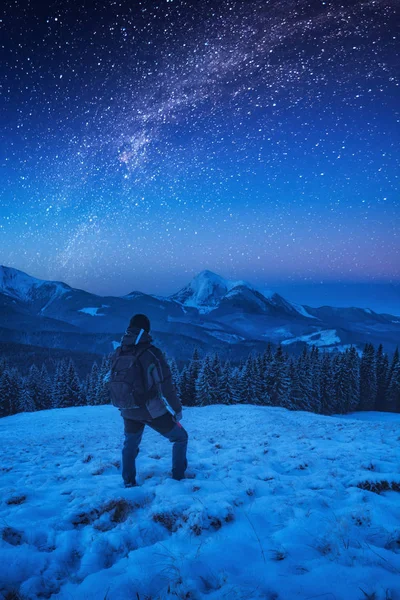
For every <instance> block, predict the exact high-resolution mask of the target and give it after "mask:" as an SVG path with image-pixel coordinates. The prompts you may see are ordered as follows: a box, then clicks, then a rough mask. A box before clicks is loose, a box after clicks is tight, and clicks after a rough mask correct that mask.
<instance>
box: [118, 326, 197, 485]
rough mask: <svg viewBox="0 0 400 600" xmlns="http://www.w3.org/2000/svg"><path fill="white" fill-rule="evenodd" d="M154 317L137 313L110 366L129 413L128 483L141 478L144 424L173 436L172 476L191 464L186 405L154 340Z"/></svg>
mask: <svg viewBox="0 0 400 600" xmlns="http://www.w3.org/2000/svg"><path fill="white" fill-rule="evenodd" d="M149 332H150V321H149V319H148V317H147V316H146V315H142V314H137V315H135V316H134V317H132V319H131V320H130V323H129V326H128V329H127V330H126V332H125V334H124V336H123V337H122V340H121V345H120V346H119V347H118V348H117V349H116V351H115V353H114V356H113V360H112V366H111V371H110V379H109V385H110V395H111V400H112V402H113V404H114V406H117V408H119V410H120V412H121V415H122V417H123V419H124V431H125V441H124V446H123V450H122V478H123V480H124V484H125V487H133V486H135V485H137V483H136V465H135V459H136V457H137V455H138V453H139V445H140V442H141V439H142V435H143V431H144V428H145V425H149V426H150V427H151V428H152V429H155V430H156V431H158V432H159V433H161V435H163V436H164V437H166V438H167V439H168V440H169V441H170V442H172V444H173V446H172V477H173V479H176V480H178V481H180V480H181V479H183V478H184V476H185V475H184V473H185V470H186V468H187V459H186V449H187V443H188V434H187V432H186V430H185V429H184V428H183V427H182V425H181V423H180V422H179V421H180V420H181V419H182V405H181V403H180V400H179V398H178V396H177V394H176V389H175V386H174V383H173V381H172V374H171V370H170V368H169V365H168V363H167V361H166V359H165V357H164V355H163V353H162V352H161V350H160V349H159V348H156V347H155V346H153V345H152V343H151V342H152V337H151V336H150V335H149Z"/></svg>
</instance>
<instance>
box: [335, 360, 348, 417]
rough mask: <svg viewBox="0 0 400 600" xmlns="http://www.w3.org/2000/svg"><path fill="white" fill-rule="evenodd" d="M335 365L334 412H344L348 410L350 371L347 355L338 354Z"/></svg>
mask: <svg viewBox="0 0 400 600" xmlns="http://www.w3.org/2000/svg"><path fill="white" fill-rule="evenodd" d="M334 365H335V370H334V387H335V405H334V411H333V412H334V413H339V414H344V413H346V412H348V405H347V401H348V372H347V362H346V360H345V357H344V356H343V355H342V354H338V356H336V357H335V361H334Z"/></svg>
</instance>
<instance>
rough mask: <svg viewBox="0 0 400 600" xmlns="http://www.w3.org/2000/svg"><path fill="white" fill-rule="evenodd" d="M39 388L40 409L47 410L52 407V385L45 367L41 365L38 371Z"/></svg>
mask: <svg viewBox="0 0 400 600" xmlns="http://www.w3.org/2000/svg"><path fill="white" fill-rule="evenodd" d="M40 386H41V400H40V402H41V408H42V410H47V409H49V408H51V407H52V384H51V379H50V377H49V373H48V371H47V368H46V365H45V364H44V363H43V365H42V368H41V370H40Z"/></svg>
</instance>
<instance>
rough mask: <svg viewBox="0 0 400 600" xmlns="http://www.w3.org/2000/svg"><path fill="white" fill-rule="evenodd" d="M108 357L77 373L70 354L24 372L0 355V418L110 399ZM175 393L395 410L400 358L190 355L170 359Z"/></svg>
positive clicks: (315, 353)
mask: <svg viewBox="0 0 400 600" xmlns="http://www.w3.org/2000/svg"><path fill="white" fill-rule="evenodd" d="M110 360H111V355H109V356H105V357H103V359H102V362H101V364H98V363H97V362H94V363H93V365H92V368H91V370H90V373H89V374H88V375H87V376H86V377H85V378H84V379H81V378H80V377H79V375H78V372H77V369H76V367H75V365H74V362H73V361H72V359H69V360H67V359H65V358H63V359H61V360H57V361H55V365H54V373H53V374H52V375H50V374H49V372H48V369H47V367H46V365H42V367H41V368H39V367H38V366H37V365H35V364H34V365H32V366H31V367H30V369H29V371H28V374H27V375H22V374H21V373H20V371H19V369H18V368H16V367H14V366H13V365H12V364H10V362H9V360H7V358H6V357H4V356H3V357H0V417H5V416H8V415H12V414H16V413H20V412H32V411H38V410H46V409H50V408H67V407H71V406H84V405H100V404H108V403H109V397H108V393H107V389H106V387H105V385H104V377H105V375H106V374H107V373H108V371H109V368H110ZM168 363H169V366H170V369H171V374H172V378H173V381H174V383H175V387H176V389H177V393H178V395H179V397H180V399H181V402H182V404H183V405H184V406H206V405H210V404H256V405H260V406H281V407H284V408H287V409H289V410H304V411H310V412H314V413H318V414H324V415H330V414H344V413H348V412H353V411H358V410H362V411H390V412H400V360H399V351H398V349H396V351H395V352H394V354H393V356H392V357H391V358H389V356H388V355H387V354H386V353H385V352H384V349H383V346H382V345H380V346H379V347H378V348H377V349H375V347H374V346H373V345H372V344H366V345H365V347H364V350H363V352H362V354H361V356H360V355H359V353H358V351H357V350H356V348H355V347H353V346H352V347H350V348H348V349H346V351H345V352H343V353H336V354H332V353H328V352H320V351H319V350H318V348H317V347H314V346H313V347H312V348H311V350H309V349H307V348H306V349H304V351H303V353H302V354H301V355H300V356H299V357H293V356H289V355H288V354H286V353H285V352H284V351H283V349H282V347H281V346H278V347H277V348H276V349H273V348H272V347H270V346H269V347H268V348H267V349H266V350H265V351H264V352H263V353H262V354H254V353H252V354H250V355H249V356H248V358H247V359H246V360H243V361H241V362H240V363H238V364H231V363H230V362H229V361H225V362H224V363H222V361H221V359H220V356H219V355H218V353H213V354H206V355H204V356H202V357H201V356H200V353H199V351H198V349H195V350H194V352H193V356H192V359H191V360H190V361H189V362H188V363H187V364H185V365H184V366H183V368H182V370H179V369H178V366H177V363H176V361H175V360H174V359H171V360H168Z"/></svg>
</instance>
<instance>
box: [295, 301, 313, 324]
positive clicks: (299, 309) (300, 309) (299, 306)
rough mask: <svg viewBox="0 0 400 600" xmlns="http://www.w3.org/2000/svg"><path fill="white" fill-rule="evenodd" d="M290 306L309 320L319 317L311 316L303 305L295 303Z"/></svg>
mask: <svg viewBox="0 0 400 600" xmlns="http://www.w3.org/2000/svg"><path fill="white" fill-rule="evenodd" d="M290 304H291V305H292V306H294V308H295V309H296V310H297V312H298V313H300V314H301V315H302V316H303V317H307V318H308V319H317V317H314V315H310V313H309V312H307V311H306V309H305V308H304V306H302V305H301V304H296V303H295V302H291V303H290ZM317 321H319V319H317Z"/></svg>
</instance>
